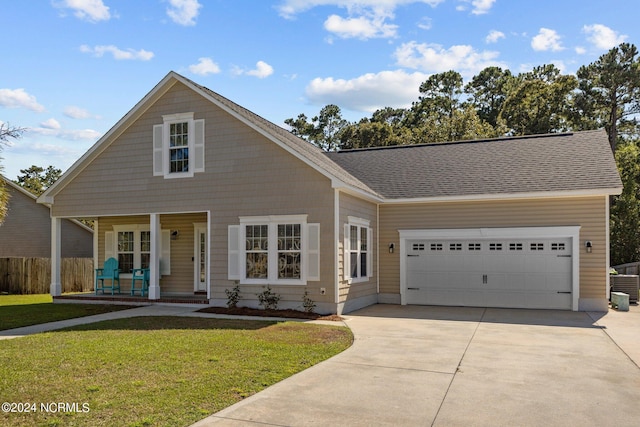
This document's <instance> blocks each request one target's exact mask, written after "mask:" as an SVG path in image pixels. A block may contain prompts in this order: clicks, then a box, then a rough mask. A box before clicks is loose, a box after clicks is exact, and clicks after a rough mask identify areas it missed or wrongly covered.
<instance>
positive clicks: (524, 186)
mask: <svg viewBox="0 0 640 427" xmlns="http://www.w3.org/2000/svg"><path fill="white" fill-rule="evenodd" d="M326 155H327V156H328V157H329V158H330V159H332V160H333V161H335V162H336V163H338V164H339V165H341V166H342V167H343V168H344V169H345V170H346V171H348V172H350V173H351V174H353V175H354V176H356V177H357V178H359V179H360V180H361V181H362V182H364V183H365V184H366V185H368V186H369V187H370V188H371V189H373V190H374V191H376V192H377V193H379V194H380V195H382V196H383V197H384V198H387V199H414V198H431V197H456V196H480V195H483V196H486V195H501V194H518V193H538V192H566V191H579V190H586V191H589V190H591V191H593V190H596V191H598V190H604V191H603V193H607V191H611V190H612V189H621V188H622V182H621V181H620V176H619V175H618V171H617V169H616V165H615V161H614V159H613V155H612V153H611V149H610V148H609V143H608V140H607V135H606V133H605V132H604V131H603V130H600V131H585V132H575V133H564V134H547V135H535V136H526V137H512V138H499V139H491V140H476V141H462V142H454V143H435V144H424V145H407V146H395V147H388V148H373V149H362V150H346V151H340V152H334V153H326Z"/></svg>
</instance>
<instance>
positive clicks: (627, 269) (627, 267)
mask: <svg viewBox="0 0 640 427" xmlns="http://www.w3.org/2000/svg"><path fill="white" fill-rule="evenodd" d="M611 268H615V269H616V271H617V272H618V274H639V273H640V262H631V263H629V264H621V265H614V266H612V267H611Z"/></svg>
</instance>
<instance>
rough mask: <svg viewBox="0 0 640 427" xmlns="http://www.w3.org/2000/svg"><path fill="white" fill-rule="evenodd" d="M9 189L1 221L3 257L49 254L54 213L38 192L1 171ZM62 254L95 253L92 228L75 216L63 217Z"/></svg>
mask: <svg viewBox="0 0 640 427" xmlns="http://www.w3.org/2000/svg"><path fill="white" fill-rule="evenodd" d="M0 179H1V180H3V181H4V185H5V188H6V189H7V191H8V193H9V205H8V212H7V216H6V217H5V219H4V222H3V223H2V224H0V258H49V257H50V256H51V213H50V211H49V209H48V208H47V207H46V206H43V205H40V204H38V203H36V196H35V195H33V194H31V193H30V192H29V191H27V190H25V189H24V188H22V187H20V186H19V185H17V184H15V183H14V182H12V181H11V180H9V179H7V178H5V177H4V176H2V175H0ZM61 225H62V233H63V235H64V238H63V240H62V242H61V248H60V250H61V252H60V254H61V257H63V258H91V257H93V230H91V229H90V228H89V227H87V226H85V225H84V224H82V223H80V222H78V221H75V220H64V221H62V224H61Z"/></svg>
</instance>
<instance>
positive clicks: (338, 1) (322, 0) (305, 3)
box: [276, 0, 445, 19]
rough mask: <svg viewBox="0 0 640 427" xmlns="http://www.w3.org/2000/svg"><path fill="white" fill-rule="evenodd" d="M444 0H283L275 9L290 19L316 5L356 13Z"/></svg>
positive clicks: (385, 10) (387, 10) (390, 9)
mask: <svg viewBox="0 0 640 427" xmlns="http://www.w3.org/2000/svg"><path fill="white" fill-rule="evenodd" d="M444 1H445V0H283V1H282V2H281V3H280V5H279V6H276V9H277V10H278V12H279V13H280V16H282V17H283V18H287V19H291V18H294V17H295V15H297V14H299V13H302V12H306V11H307V10H311V9H313V8H315V7H318V6H336V7H341V8H344V9H347V10H348V11H349V13H357V12H358V11H360V12H361V11H363V10H377V11H381V12H382V11H384V12H382V13H389V12H392V11H393V10H394V9H395V8H397V7H398V6H404V5H407V4H413V3H424V4H428V5H430V6H432V7H435V6H437V5H438V4H440V3H442V2H444Z"/></svg>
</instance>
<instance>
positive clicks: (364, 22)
mask: <svg viewBox="0 0 640 427" xmlns="http://www.w3.org/2000/svg"><path fill="white" fill-rule="evenodd" d="M324 28H325V30H327V31H329V32H330V33H333V34H336V35H337V36H338V37H340V38H343V39H348V38H359V39H363V40H366V39H370V38H380V37H381V38H389V37H395V36H396V30H397V29H398V26H397V25H391V24H387V23H385V22H384V17H371V18H370V17H365V16H359V17H357V18H346V19H344V18H342V17H340V16H338V15H331V16H329V18H327V20H326V21H325V22H324Z"/></svg>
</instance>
